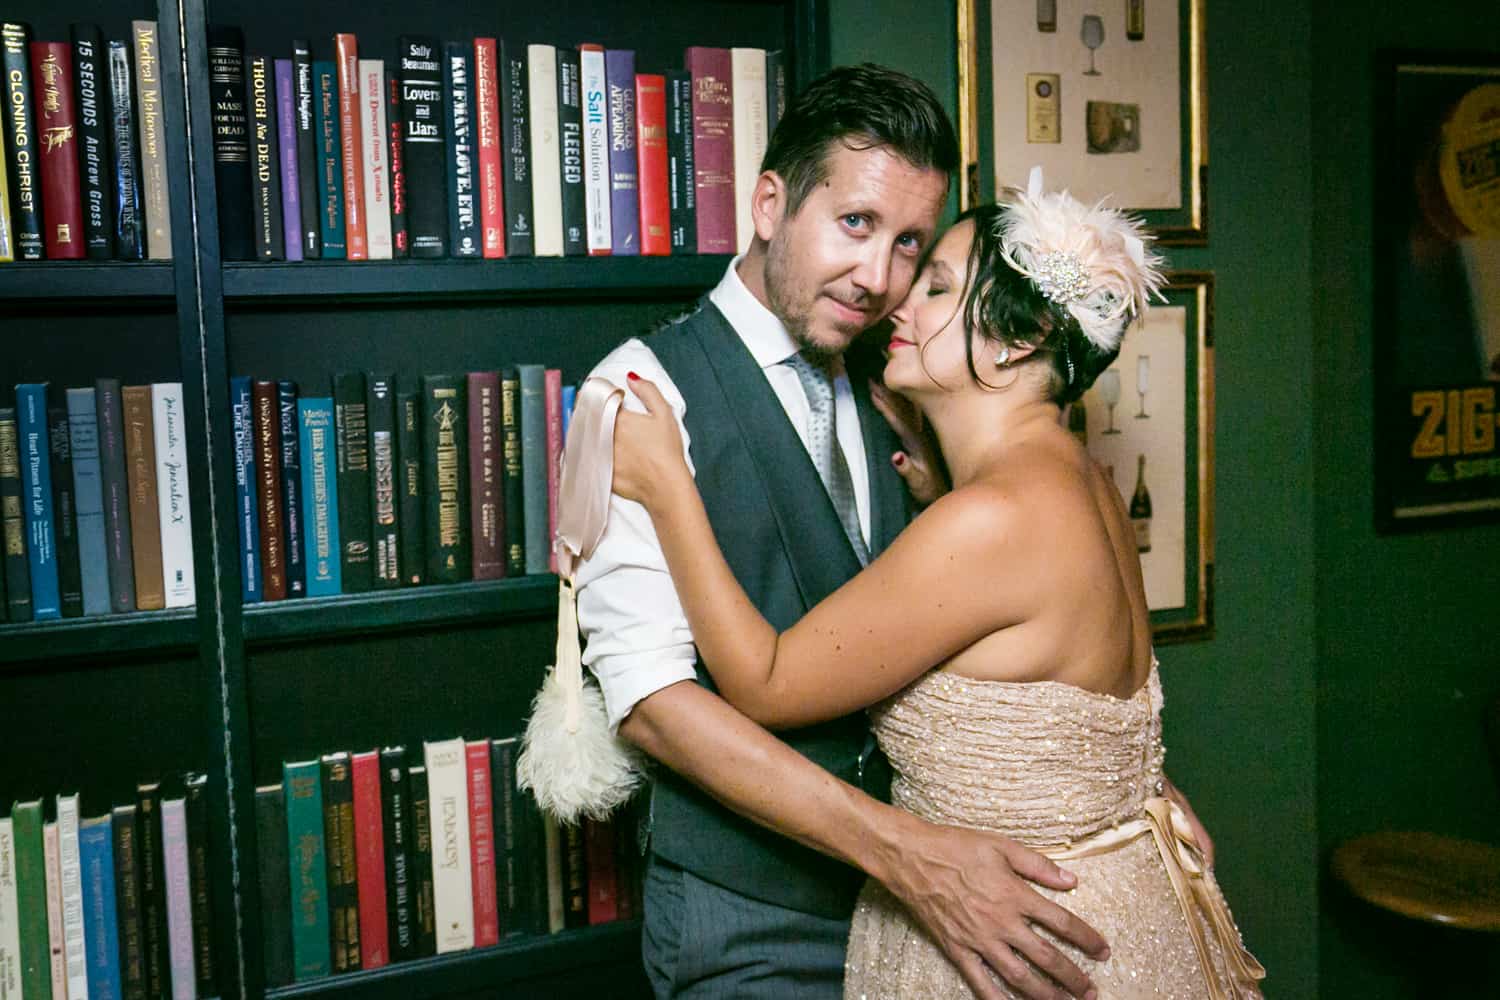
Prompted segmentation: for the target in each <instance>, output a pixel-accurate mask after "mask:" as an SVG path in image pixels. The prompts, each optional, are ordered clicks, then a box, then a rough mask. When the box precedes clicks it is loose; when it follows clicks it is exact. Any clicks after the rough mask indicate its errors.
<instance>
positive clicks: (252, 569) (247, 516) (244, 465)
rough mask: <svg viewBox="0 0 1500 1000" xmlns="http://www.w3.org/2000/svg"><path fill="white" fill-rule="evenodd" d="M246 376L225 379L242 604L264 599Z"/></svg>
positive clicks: (251, 409) (251, 413)
mask: <svg viewBox="0 0 1500 1000" xmlns="http://www.w3.org/2000/svg"><path fill="white" fill-rule="evenodd" d="M250 381H251V380H250V376H248V375H234V376H232V377H231V378H230V379H229V412H230V413H231V414H233V416H234V519H235V520H236V521H238V522H239V525H240V559H239V562H240V593H241V594H242V595H243V599H244V602H245V603H246V604H252V603H255V602H257V601H260V600H262V599H263V597H264V592H263V591H262V589H261V578H260V508H259V506H257V504H258V503H259V499H258V494H257V492H256V478H255V404H254V402H252V400H251V398H250Z"/></svg>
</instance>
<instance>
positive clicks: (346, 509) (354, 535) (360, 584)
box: [333, 372, 374, 594]
mask: <svg viewBox="0 0 1500 1000" xmlns="http://www.w3.org/2000/svg"><path fill="white" fill-rule="evenodd" d="M333 417H334V425H335V427H336V431H337V433H336V436H335V445H336V456H337V462H338V503H339V544H340V546H341V552H342V557H341V558H342V566H341V569H340V575H341V582H342V584H343V588H344V593H346V594H354V593H363V592H365V591H367V590H369V589H370V588H371V587H372V586H373V585H374V565H373V561H372V560H371V558H370V438H369V417H368V410H367V409H366V402H365V377H364V375H363V373H361V372H341V373H339V374H337V375H335V376H333Z"/></svg>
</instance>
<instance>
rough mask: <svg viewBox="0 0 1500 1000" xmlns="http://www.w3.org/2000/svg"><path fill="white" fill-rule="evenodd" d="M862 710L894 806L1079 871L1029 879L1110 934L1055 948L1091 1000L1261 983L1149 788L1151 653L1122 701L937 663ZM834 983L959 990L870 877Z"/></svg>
mask: <svg viewBox="0 0 1500 1000" xmlns="http://www.w3.org/2000/svg"><path fill="white" fill-rule="evenodd" d="M872 722H873V728H874V731H875V735H876V737H877V738H878V739H879V741H880V745H881V748H882V749H883V750H884V751H885V753H886V755H887V756H888V757H889V758H890V760H891V764H892V765H893V767H894V769H895V772H896V778H895V782H894V784H893V786H892V790H891V793H892V801H894V802H895V804H896V805H898V806H900V807H901V808H903V809H906V810H908V811H910V812H912V813H915V814H916V815H918V816H921V817H922V818H924V819H928V820H931V821H933V822H935V823H944V824H950V825H956V826H966V827H977V828H982V829H987V830H994V831H997V832H999V833H1002V834H1004V835H1005V836H1007V837H1011V838H1013V839H1015V840H1018V841H1021V842H1022V843H1024V844H1026V845H1028V846H1031V847H1034V848H1037V849H1039V850H1042V851H1043V852H1044V853H1047V854H1048V855H1049V856H1052V857H1054V858H1057V859H1058V860H1059V863H1061V864H1063V865H1065V867H1067V868H1068V869H1069V870H1070V871H1073V872H1075V873H1076V874H1077V875H1078V881H1079V884H1078V888H1077V889H1075V890H1073V891H1072V892H1070V893H1055V892H1051V891H1048V890H1042V892H1043V893H1044V894H1045V895H1047V896H1049V897H1050V898H1052V899H1055V900H1057V901H1058V902H1059V903H1061V904H1062V905H1063V906H1065V907H1067V908H1068V909H1070V910H1072V911H1073V912H1074V913H1076V914H1077V915H1078V916H1079V917H1081V918H1082V919H1084V920H1085V921H1087V922H1088V923H1089V924H1090V925H1091V926H1093V927H1094V928H1095V929H1096V930H1098V931H1099V932H1100V933H1101V934H1103V935H1104V937H1105V939H1106V940H1107V941H1108V942H1109V945H1110V949H1111V955H1110V958H1109V960H1108V961H1106V962H1103V963H1096V962H1093V961H1090V960H1089V959H1087V958H1085V957H1084V956H1083V955H1082V954H1080V953H1079V952H1077V951H1076V950H1074V949H1072V948H1065V949H1064V950H1065V952H1066V953H1067V954H1068V956H1069V957H1070V958H1071V959H1073V961H1075V962H1076V963H1077V964H1078V965H1079V966H1080V967H1081V968H1082V969H1083V970H1084V971H1085V972H1086V973H1087V974H1088V975H1089V976H1090V977H1091V978H1092V979H1093V981H1094V983H1095V985H1096V986H1097V987H1098V989H1099V995H1100V997H1101V1000H1135V998H1144V997H1153V998H1176V1000H1188V998H1193V1000H1198V998H1213V1000H1241V998H1244V997H1258V996H1260V991H1259V988H1258V980H1259V979H1260V977H1261V976H1262V975H1264V972H1263V971H1262V970H1261V968H1260V966H1259V965H1258V964H1256V962H1255V959H1254V958H1252V957H1251V956H1250V955H1249V953H1248V952H1246V951H1244V949H1243V945H1242V944H1241V941H1240V936H1239V931H1238V929H1237V928H1236V927H1235V926H1234V922H1233V920H1232V918H1231V917H1230V915H1229V911H1228V909H1227V908H1226V907H1225V905H1224V901H1223V897H1222V896H1221V895H1220V893H1219V888H1218V885H1217V884H1216V883H1215V882H1214V879H1213V874H1212V872H1209V871H1205V870H1204V869H1203V868H1202V866H1201V865H1200V864H1199V859H1198V855H1197V852H1196V849H1195V848H1194V847H1193V846H1192V844H1191V834H1189V833H1188V832H1187V831H1186V824H1185V823H1184V822H1183V821H1182V818H1181V816H1180V815H1177V814H1174V810H1173V807H1171V806H1170V805H1169V804H1168V803H1167V801H1166V800H1165V799H1163V798H1161V797H1160V796H1161V794H1162V786H1161V781H1162V743H1161V686H1160V681H1159V680H1158V677H1157V672H1156V668H1155V667H1154V666H1153V668H1152V670H1151V676H1150V680H1149V681H1148V682H1147V684H1146V685H1145V687H1143V688H1142V689H1141V691H1140V692H1139V693H1138V694H1137V695H1136V696H1135V697H1133V698H1130V699H1128V700H1121V699H1119V698H1112V697H1110V696H1108V695H1101V694H1095V693H1092V692H1089V691H1084V690H1082V689H1081V688H1077V687H1072V686H1070V685H1065V684H1058V683H1053V682H1040V683H1028V684H1023V683H1009V682H997V681H972V680H967V679H965V678H961V677H957V676H955V675H952V674H946V673H942V672H935V673H931V674H928V675H927V676H926V677H924V678H922V679H921V680H919V681H918V682H917V683H915V684H913V685H912V686H911V687H909V688H907V689H906V690H905V691H903V692H901V693H900V694H898V695H896V696H895V697H893V698H891V699H890V700H889V701H887V702H885V703H884V704H882V705H880V706H879V707H877V708H876V709H874V710H873V712H872ZM1189 921H1192V922H1193V923H1194V924H1195V925H1196V927H1195V928H1190V926H1189ZM1043 933H1045V932H1043ZM1002 986H1003V984H1002ZM1006 995H1007V996H1009V995H1012V994H1009V993H1007V994H1006ZM844 996H845V998H846V1000H852V998H860V1000H877V998H878V1000H892V998H913V1000H914V998H922V1000H929V998H931V1000H944V998H960V997H971V996H973V994H972V993H971V992H970V990H969V989H968V987H967V985H966V984H965V983H964V981H963V979H962V978H961V977H960V976H959V974H958V972H957V970H956V969H954V967H953V966H952V965H951V964H950V963H949V962H948V960H947V958H946V957H945V956H944V955H943V953H942V952H941V951H939V950H938V948H937V947H936V945H934V944H933V943H932V941H931V939H930V938H928V936H927V935H926V933H925V932H924V931H923V930H922V929H921V928H920V927H918V926H917V925H916V924H915V923H914V922H913V921H912V920H911V919H910V918H909V917H908V915H907V913H906V911H905V909H904V908H903V907H902V906H901V904H900V903H899V902H897V901H896V900H895V898H894V897H892V896H891V895H890V894H889V893H888V892H887V891H886V890H885V889H884V888H883V887H882V886H881V885H880V884H879V883H876V882H874V881H871V882H870V883H869V884H867V885H866V886H865V889H864V891H863V893H861V895H860V898H859V904H858V906H857V908H856V909H855V913H854V925H853V929H852V931H851V933H850V936H849V954H848V965H847V971H846V977H845V986H844Z"/></svg>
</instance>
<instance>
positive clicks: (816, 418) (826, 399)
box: [782, 354, 870, 566]
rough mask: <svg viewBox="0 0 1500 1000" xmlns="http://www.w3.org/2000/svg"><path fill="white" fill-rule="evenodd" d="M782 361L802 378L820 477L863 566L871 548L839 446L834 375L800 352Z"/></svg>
mask: <svg viewBox="0 0 1500 1000" xmlns="http://www.w3.org/2000/svg"><path fill="white" fill-rule="evenodd" d="M782 364H784V365H786V366H787V367H789V368H791V370H792V371H794V372H796V373H797V378H798V379H800V380H801V382H802V391H803V392H804V393H805V394H806V395H807V407H808V410H809V411H810V415H809V417H808V422H807V447H808V450H809V451H810V452H811V454H812V460H813V465H814V466H815V467H816V468H817V470H818V478H819V479H821V480H823V486H824V488H826V489H827V490H828V498H829V499H830V500H832V501H833V509H834V510H835V511H836V512H838V515H839V523H840V524H842V525H843V526H844V534H845V535H846V536H848V538H849V544H850V545H852V546H854V554H855V556H856V557H858V559H859V564H860V565H861V566H865V565H868V564H869V562H870V549H869V547H868V546H867V545H865V537H864V533H863V532H862V531H861V530H860V527H859V509H858V508H857V507H856V506H855V502H854V480H853V479H851V478H850V476H849V463H848V461H847V460H846V459H845V458H844V450H843V449H842V448H840V447H839V442H838V431H837V427H836V426H835V423H834V409H833V378H832V376H830V375H829V373H828V369H827V368H826V367H823V366H821V365H817V364H814V363H813V362H811V361H809V360H807V359H806V358H804V357H803V356H802V355H800V354H793V355H792V356H791V357H789V358H787V359H786V360H785V361H783V362H782Z"/></svg>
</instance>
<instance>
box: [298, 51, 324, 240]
mask: <svg viewBox="0 0 1500 1000" xmlns="http://www.w3.org/2000/svg"><path fill="white" fill-rule="evenodd" d="M292 87H293V100H294V101H295V104H296V124H297V208H298V226H299V230H300V234H301V236H300V242H301V245H302V259H303V260H317V259H318V258H319V257H321V256H323V227H322V223H321V222H320V221H319V217H320V212H319V208H320V205H321V202H320V201H319V199H318V127H317V113H316V108H317V89H318V88H317V83H316V81H315V80H314V79H313V59H312V45H311V44H310V43H309V42H308V41H307V39H305V38H294V39H292Z"/></svg>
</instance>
